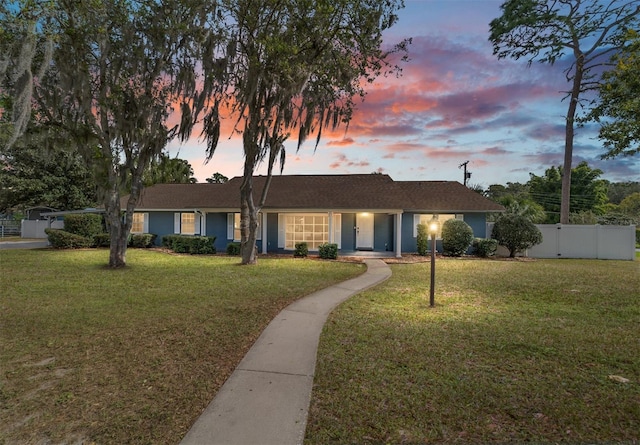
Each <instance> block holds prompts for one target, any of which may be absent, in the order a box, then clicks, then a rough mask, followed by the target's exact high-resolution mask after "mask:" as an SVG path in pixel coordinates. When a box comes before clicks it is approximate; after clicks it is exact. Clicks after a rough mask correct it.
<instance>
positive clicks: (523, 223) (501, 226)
mask: <svg viewBox="0 0 640 445" xmlns="http://www.w3.org/2000/svg"><path fill="white" fill-rule="evenodd" d="M491 238H494V239H495V240H497V241H498V244H499V245H501V246H504V247H506V248H507V249H509V257H510V258H513V257H515V256H516V253H518V252H522V251H523V250H526V249H529V248H531V247H533V246H535V245H536V244H540V243H541V242H542V232H540V229H538V228H537V227H536V226H535V224H533V223H532V222H531V221H530V220H529V219H528V218H527V217H525V216H522V215H515V214H507V213H505V214H503V215H501V216H500V217H498V219H497V220H496V222H495V224H494V225H493V231H492V232H491Z"/></svg>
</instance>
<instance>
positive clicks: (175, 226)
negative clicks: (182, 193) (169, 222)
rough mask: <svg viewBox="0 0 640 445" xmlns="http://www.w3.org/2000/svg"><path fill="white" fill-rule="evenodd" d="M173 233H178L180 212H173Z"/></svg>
mask: <svg viewBox="0 0 640 445" xmlns="http://www.w3.org/2000/svg"><path fill="white" fill-rule="evenodd" d="M173 233H180V213H174V214H173Z"/></svg>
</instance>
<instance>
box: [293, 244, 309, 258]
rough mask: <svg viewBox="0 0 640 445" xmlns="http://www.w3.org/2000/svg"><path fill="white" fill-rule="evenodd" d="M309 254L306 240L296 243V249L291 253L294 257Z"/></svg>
mask: <svg viewBox="0 0 640 445" xmlns="http://www.w3.org/2000/svg"><path fill="white" fill-rule="evenodd" d="M307 255H309V247H308V246H307V243H306V242H301V243H296V250H295V252H294V253H293V256H295V257H303V258H305V257H307Z"/></svg>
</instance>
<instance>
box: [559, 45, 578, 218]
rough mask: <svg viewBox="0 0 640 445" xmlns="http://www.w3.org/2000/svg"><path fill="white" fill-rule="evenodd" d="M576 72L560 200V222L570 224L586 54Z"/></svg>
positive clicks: (566, 133)
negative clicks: (579, 105)
mask: <svg viewBox="0 0 640 445" xmlns="http://www.w3.org/2000/svg"><path fill="white" fill-rule="evenodd" d="M576 59H577V61H576V74H575V76H574V77H573V88H572V89H571V98H570V102H569V109H568V110H567V122H566V126H565V140H564V164H563V166H562V198H561V201H560V224H569V214H570V213H571V208H570V203H571V163H572V161H573V138H574V124H575V117H576V109H577V108H578V97H579V96H580V89H581V87H582V77H583V75H584V55H582V54H580V55H578V56H577V57H576Z"/></svg>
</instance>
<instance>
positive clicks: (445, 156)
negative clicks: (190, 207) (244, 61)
mask: <svg viewBox="0 0 640 445" xmlns="http://www.w3.org/2000/svg"><path fill="white" fill-rule="evenodd" d="M405 3H406V7H405V8H404V9H403V10H401V11H400V12H399V17H400V21H399V23H398V24H397V25H396V26H394V28H392V29H391V30H390V32H388V33H387V34H386V37H385V41H386V42H388V43H389V44H393V43H395V42H398V41H399V40H401V39H403V38H406V37H412V38H413V44H412V45H411V46H410V48H409V56H410V59H411V60H410V61H409V62H408V63H406V64H404V66H403V75H402V77H401V78H398V79H396V78H381V79H379V80H378V81H377V82H376V83H375V84H373V85H372V86H371V87H370V88H369V90H368V94H367V97H366V99H365V102H364V103H361V104H359V105H358V109H357V110H356V112H355V115H354V118H353V120H352V122H351V124H350V126H349V129H348V132H347V133H346V134H345V131H344V129H342V130H340V131H338V132H337V133H335V134H326V135H325V137H324V138H323V139H322V141H321V142H320V145H319V146H318V148H317V150H316V151H315V152H314V145H315V140H310V141H308V142H307V143H305V145H303V147H302V148H301V149H300V151H299V152H298V153H296V152H295V148H296V147H295V141H293V140H292V141H291V142H289V143H287V144H286V147H287V153H288V155H287V160H286V164H285V168H284V171H283V174H289V175H292V174H348V173H372V172H374V171H375V172H381V173H386V174H389V175H390V176H391V177H392V178H393V179H396V180H454V181H460V182H462V181H463V170H462V169H461V168H459V165H460V164H461V163H463V162H465V161H469V164H468V169H469V171H471V172H472V176H471V179H470V180H469V183H470V184H473V185H480V186H482V187H484V188H486V187H487V186H489V185H490V184H506V183H507V182H526V181H528V180H529V173H534V174H536V175H543V174H544V171H545V169H547V168H549V167H551V166H557V165H561V164H562V162H563V161H562V160H563V150H564V116H565V115H566V109H567V102H566V101H563V100H562V99H563V97H564V94H563V93H562V91H565V90H567V89H568V88H569V84H568V82H567V81H566V79H565V76H564V74H563V72H562V71H563V69H564V68H565V67H566V65H564V64H562V63H558V64H557V65H556V66H553V67H550V66H548V65H541V64H533V65H531V66H530V67H529V66H528V65H527V63H526V61H513V60H497V58H496V57H495V56H493V54H492V47H491V44H490V43H489V41H488V35H489V22H490V21H491V20H492V19H494V18H496V17H498V16H499V15H500V4H501V3H502V0H405ZM596 135H597V127H595V126H593V125H591V126H587V127H585V128H581V129H578V130H577V137H576V139H575V148H574V159H573V165H574V166H575V165H577V164H578V163H579V162H581V161H587V162H588V163H589V165H590V166H591V167H592V168H596V167H597V168H600V169H601V170H603V172H604V174H603V178H605V179H609V180H611V181H614V182H617V181H638V180H640V156H636V157H631V158H619V159H616V160H607V161H601V160H599V155H600V154H601V153H602V152H603V149H602V144H601V142H600V141H599V140H598V139H597V138H596ZM229 136H230V135H229V134H224V133H223V134H222V135H221V136H220V144H219V145H218V149H217V151H216V154H215V155H214V157H213V159H212V160H211V161H210V162H209V163H208V164H204V154H205V144H204V142H202V141H198V140H197V139H196V138H194V139H192V140H190V141H189V142H187V143H185V144H182V145H179V144H177V143H173V144H171V145H170V154H171V155H172V156H176V155H177V156H178V157H180V158H182V159H187V160H188V161H189V162H190V163H191V165H192V167H193V168H194V171H195V176H196V178H197V179H198V181H199V182H205V179H206V178H208V177H210V176H211V175H212V174H213V173H215V172H220V173H222V174H224V175H225V176H228V177H230V178H231V177H233V176H240V175H242V166H243V157H242V146H241V140H240V139H239V138H234V139H229ZM294 139H295V138H294ZM257 173H258V174H265V173H266V167H264V166H263V167H262V168H260V169H259V170H258V172H257Z"/></svg>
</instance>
